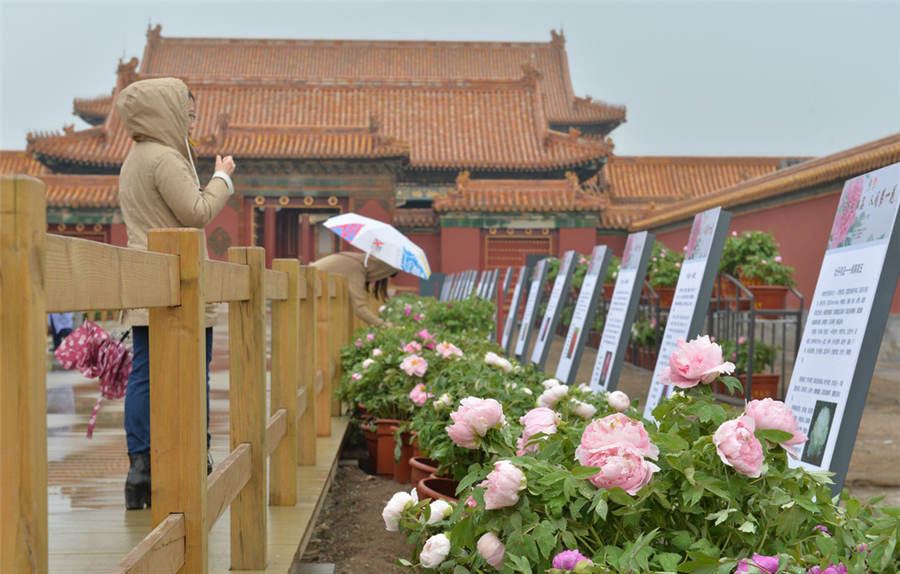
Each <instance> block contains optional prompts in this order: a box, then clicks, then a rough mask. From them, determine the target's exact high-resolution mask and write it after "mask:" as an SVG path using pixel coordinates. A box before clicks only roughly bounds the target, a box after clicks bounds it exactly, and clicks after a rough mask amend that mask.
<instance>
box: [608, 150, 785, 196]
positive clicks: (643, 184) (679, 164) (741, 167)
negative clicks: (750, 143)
mask: <svg viewBox="0 0 900 574" xmlns="http://www.w3.org/2000/svg"><path fill="white" fill-rule="evenodd" d="M782 161H783V160H782V158H776V157H673V156H658V157H652V156H615V157H612V158H610V160H609V161H608V162H607V163H606V166H605V167H604V168H603V169H604V171H605V176H606V180H607V181H608V182H609V184H610V196H611V197H612V198H613V199H614V200H616V199H618V200H624V201H628V200H652V199H656V200H659V199H673V200H675V199H679V200H680V199H687V198H692V197H703V196H706V195H709V194H710V193H712V192H713V191H715V190H717V189H721V188H723V187H727V186H729V185H734V184H737V183H739V182H742V181H746V180H749V179H753V178H755V177H759V176H761V175H763V174H766V173H772V172H774V171H775V170H776V169H778V166H779V164H780V163H781V162H782Z"/></svg>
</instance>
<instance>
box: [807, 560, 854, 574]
mask: <svg viewBox="0 0 900 574" xmlns="http://www.w3.org/2000/svg"><path fill="white" fill-rule="evenodd" d="M809 574H847V567H846V566H844V563H843V562H840V563H838V564H830V565H829V566H828V567H827V568H825V570H822V569H821V568H819V567H818V566H813V567H812V568H810V569H809Z"/></svg>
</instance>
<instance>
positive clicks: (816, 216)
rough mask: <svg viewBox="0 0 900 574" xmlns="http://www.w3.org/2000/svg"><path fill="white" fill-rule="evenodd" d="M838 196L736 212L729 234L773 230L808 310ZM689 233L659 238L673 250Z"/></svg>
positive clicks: (895, 309) (898, 307) (896, 309)
mask: <svg viewBox="0 0 900 574" xmlns="http://www.w3.org/2000/svg"><path fill="white" fill-rule="evenodd" d="M839 199H840V190H839V189H838V190H837V191H835V192H834V193H829V194H828V195H824V196H819V197H816V198H813V199H808V200H804V201H798V202H797V203H792V204H788V205H779V206H777V207H772V208H768V209H762V210H759V211H754V212H751V213H742V214H738V215H733V216H732V218H731V226H730V228H729V233H731V231H737V232H738V233H740V232H742V231H755V230H759V231H769V232H771V233H773V234H774V235H775V239H776V240H777V241H778V244H779V249H780V251H781V255H782V257H784V263H785V265H789V266H791V267H794V268H796V269H797V271H796V273H795V274H794V279H795V280H796V281H797V290H798V291H800V293H801V294H802V295H803V298H804V300H803V303H804V306H805V308H806V309H809V304H810V302H811V301H812V296H813V292H814V291H815V288H816V281H817V280H818V278H819V269H820V268H821V266H822V259H823V258H824V257H825V246H826V244H827V243H828V233H829V231H830V230H831V224H832V222H833V221H834V214H835V212H836V211H837V205H838V200H839ZM689 232H690V227H689V226H685V227H683V228H680V229H676V230H673V231H668V232H665V233H659V234H657V236H656V239H657V240H658V241H660V242H662V243H663V244H664V245H665V246H666V247H668V248H670V249H673V250H680V249H681V248H682V247H683V246H684V245H685V244H687V238H688V233H689ZM898 287H900V285H898ZM891 313H900V288H898V290H897V291H896V292H895V293H894V300H893V303H892V304H891Z"/></svg>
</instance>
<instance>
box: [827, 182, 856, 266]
mask: <svg viewBox="0 0 900 574" xmlns="http://www.w3.org/2000/svg"><path fill="white" fill-rule="evenodd" d="M846 187H847V192H846V194H844V195H842V196H841V199H842V200H843V202H842V203H841V205H840V207H839V208H838V213H837V215H836V216H835V218H834V224H833V225H832V227H831V238H830V240H829V242H828V248H829V249H834V248H835V247H837V246H838V245H840V244H841V242H842V241H844V239H846V238H847V234H848V233H849V232H850V228H851V227H852V226H853V223H854V222H855V221H856V210H857V208H858V207H859V201H860V199H862V193H863V177H862V176H859V177H856V178H854V179H851V180H850V181H848V182H847V184H846Z"/></svg>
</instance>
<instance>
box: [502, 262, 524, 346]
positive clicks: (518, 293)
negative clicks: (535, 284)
mask: <svg viewBox="0 0 900 574" xmlns="http://www.w3.org/2000/svg"><path fill="white" fill-rule="evenodd" d="M528 269H529V268H528V267H526V266H524V265H523V266H522V267H521V268H520V269H519V278H518V279H516V286H515V288H514V289H513V295H512V301H510V303H509V311H507V313H506V321H504V322H503V333H502V334H501V336H500V346H501V347H503V350H504V351H506V354H507V355H509V352H510V350H511V348H512V341H513V338H512V332H513V329H515V327H516V319H517V317H518V314H519V303H520V302H521V300H522V289H523V287H524V285H525V281H526V277H527V275H528Z"/></svg>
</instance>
